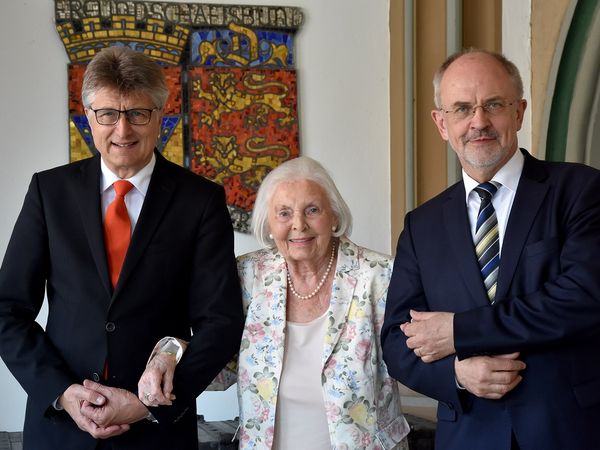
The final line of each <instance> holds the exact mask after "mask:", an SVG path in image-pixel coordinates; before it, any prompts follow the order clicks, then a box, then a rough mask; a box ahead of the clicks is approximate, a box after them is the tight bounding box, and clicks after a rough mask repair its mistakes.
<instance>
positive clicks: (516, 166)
mask: <svg viewBox="0 0 600 450" xmlns="http://www.w3.org/2000/svg"><path fill="white" fill-rule="evenodd" d="M524 162H525V157H524V156H523V154H522V153H521V151H520V150H518V149H517V151H516V152H515V154H514V155H513V156H512V158H510V159H509V160H508V162H507V163H506V164H504V166H502V167H501V168H500V170H499V171H498V172H496V174H495V175H494V177H493V178H492V180H491V181H496V182H498V183H500V185H501V186H500V187H499V188H498V191H497V192H496V194H495V195H494V196H493V197H492V205H493V206H494V209H495V210H496V217H497V219H498V235H499V240H500V254H502V243H503V242H504V234H505V232H506V224H507V223H508V217H509V216H510V210H511V208H512V204H513V201H514V200H515V194H516V193H517V187H518V185H519V179H520V178H521V172H522V171H523V164H524ZM462 174H463V182H464V184H465V192H466V196H467V198H466V202H467V211H468V214H469V223H470V224H471V234H472V236H473V240H474V239H475V227H476V225H477V215H478V214H479V205H480V204H481V199H480V198H479V195H478V194H477V192H475V191H474V190H473V189H474V188H476V187H477V186H478V185H479V182H478V181H475V180H474V179H473V178H471V177H470V176H469V175H467V174H466V172H465V171H464V170H463V171H462Z"/></svg>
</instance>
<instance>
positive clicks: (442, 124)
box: [431, 109, 448, 141]
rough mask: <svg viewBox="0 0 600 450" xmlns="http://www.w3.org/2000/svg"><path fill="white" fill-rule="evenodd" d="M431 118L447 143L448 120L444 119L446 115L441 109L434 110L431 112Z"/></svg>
mask: <svg viewBox="0 0 600 450" xmlns="http://www.w3.org/2000/svg"><path fill="white" fill-rule="evenodd" d="M431 118H432V119H433V122H434V123H435V126H436V127H437V129H438V131H439V132H440V136H442V139H443V140H445V141H447V140H448V130H447V129H446V119H445V118H444V113H443V112H442V111H440V110H439V109H433V110H432V111H431Z"/></svg>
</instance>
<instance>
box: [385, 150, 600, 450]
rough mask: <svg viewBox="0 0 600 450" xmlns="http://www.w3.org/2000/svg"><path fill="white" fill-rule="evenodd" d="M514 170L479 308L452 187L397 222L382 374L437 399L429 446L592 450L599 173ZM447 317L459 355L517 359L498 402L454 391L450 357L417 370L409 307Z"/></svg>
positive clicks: (477, 280) (464, 226) (541, 166)
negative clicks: (496, 258) (516, 373)
mask: <svg viewBox="0 0 600 450" xmlns="http://www.w3.org/2000/svg"><path fill="white" fill-rule="evenodd" d="M523 153H524V155H525V164H524V167H523V172H522V174H521V178H520V181H519V185H518V189H517V192H516V196H515V199H514V203H513V206H512V209H511V212H510V217H509V220H508V223H507V228H506V234H505V237H504V241H503V245H502V254H501V262H500V269H499V275H498V286H497V293H496V299H497V301H496V303H495V304H494V305H493V306H490V304H489V302H488V300H487V296H486V293H485V289H484V286H483V282H482V280H481V275H480V273H479V266H478V264H477V259H476V256H475V251H474V249H473V241H472V237H471V233H470V228H469V221H468V216H467V207H466V203H465V189H464V185H463V183H462V181H461V182H459V183H457V184H455V185H454V186H452V187H450V188H449V189H447V190H446V191H445V192H443V193H442V194H441V195H439V196H437V197H436V198H434V199H432V200H431V201H429V202H427V203H425V204H424V205H422V206H421V207H419V208H417V209H416V210H414V211H413V212H411V213H409V214H408V215H407V216H406V222H405V228H404V231H403V232H402V234H401V236H400V239H399V241H398V248H397V256H396V260H395V263H394V272H393V275H392V280H391V284H390V288H389V291H388V298H387V307H386V308H387V309H386V316H385V323H384V326H383V330H382V341H383V352H384V359H385V361H386V363H387V366H388V369H389V371H390V373H391V374H392V376H394V377H395V378H397V379H398V380H400V381H401V382H402V383H404V384H406V385H407V386H409V387H411V388H413V389H415V390H417V391H419V392H421V393H423V394H425V395H428V396H430V397H432V398H434V399H437V400H439V405H438V428H437V432H436V442H437V445H436V448H438V449H444V450H452V449H457V450H458V449H461V450H462V449H469V450H479V449H481V450H506V449H508V448H510V438H511V433H514V434H515V435H516V437H517V440H518V442H519V444H520V446H521V449H523V450H539V449H544V450H553V449H555V450H570V449H572V450H583V449H592V448H596V447H597V446H598V434H597V431H596V430H597V426H598V425H597V424H598V423H600V358H598V357H597V354H598V348H600V259H599V257H598V255H600V174H599V172H598V171H597V170H595V169H592V168H590V167H586V166H582V165H578V164H565V163H551V162H545V161H539V160H536V159H535V158H533V157H532V156H530V155H529V154H528V153H527V152H525V151H523ZM410 309H416V310H424V311H453V312H455V313H456V315H455V319H454V341H455V347H456V349H457V354H458V357H459V358H461V359H462V358H466V357H469V356H473V355H478V354H501V353H509V352H514V351H520V352H521V359H522V360H523V361H524V362H525V363H526V364H527V368H526V369H525V370H524V371H523V381H522V382H521V383H520V384H519V385H518V386H517V387H516V388H515V389H514V390H513V391H511V392H509V393H508V394H507V395H506V396H505V397H504V398H503V399H501V400H485V399H480V398H477V397H475V396H474V395H471V394H469V393H468V392H467V391H459V390H458V389H457V388H456V384H455V378H454V356H450V357H447V358H444V359H442V360H440V361H437V362H435V363H431V364H425V363H423V362H421V360H420V359H418V358H417V357H416V356H415V355H414V353H413V352H412V351H411V350H409V349H408V348H407V347H406V344H405V341H406V338H405V336H404V334H403V333H402V332H401V331H400V329H399V328H398V325H400V324H401V323H403V322H406V321H408V320H409V310H410Z"/></svg>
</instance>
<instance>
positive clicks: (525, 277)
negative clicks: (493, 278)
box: [500, 237, 562, 294]
mask: <svg viewBox="0 0 600 450" xmlns="http://www.w3.org/2000/svg"><path fill="white" fill-rule="evenodd" d="M561 248H562V243H561V241H560V239H559V238H558V237H553V238H549V239H544V240H542V241H537V242H534V243H532V244H529V245H527V246H526V247H525V248H524V250H523V255H522V257H521V260H520V261H519V267H518V269H517V270H516V271H515V281H514V283H513V286H514V287H515V288H516V290H514V292H519V293H520V294H528V293H531V292H535V291H537V290H538V289H539V288H540V286H541V285H542V284H543V283H545V282H547V281H548V280H552V279H554V278H556V277H557V276H558V275H559V273H560V252H561ZM500 264H502V262H500Z"/></svg>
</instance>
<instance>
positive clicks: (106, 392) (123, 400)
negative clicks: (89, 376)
mask: <svg viewBox="0 0 600 450" xmlns="http://www.w3.org/2000/svg"><path fill="white" fill-rule="evenodd" d="M83 385H84V387H86V388H87V389H90V390H93V391H96V392H98V393H99V394H101V395H102V396H104V397H105V398H106V401H105V402H104V403H103V404H102V405H96V404H95V403H92V402H89V401H84V402H83V404H82V406H81V414H82V415H83V416H85V417H86V418H87V419H89V420H91V421H93V422H94V423H96V424H98V425H99V426H101V427H109V426H111V425H123V424H131V423H134V422H137V421H139V420H142V419H144V418H145V417H147V416H148V409H147V408H146V407H145V406H144V405H143V404H142V402H140V401H139V400H138V398H137V397H136V396H135V394H133V393H132V392H129V391H127V390H125V389H119V388H113V387H108V386H104V385H102V384H99V383H95V382H93V381H90V380H84V381H83Z"/></svg>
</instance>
